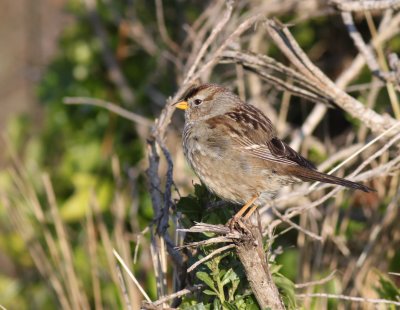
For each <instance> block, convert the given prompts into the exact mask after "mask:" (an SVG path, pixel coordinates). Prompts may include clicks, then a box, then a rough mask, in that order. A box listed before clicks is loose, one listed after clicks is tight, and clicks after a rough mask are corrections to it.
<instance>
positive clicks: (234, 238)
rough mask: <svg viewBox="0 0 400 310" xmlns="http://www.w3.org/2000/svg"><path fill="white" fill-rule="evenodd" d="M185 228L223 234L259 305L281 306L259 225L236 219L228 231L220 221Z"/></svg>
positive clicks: (280, 307)
mask: <svg viewBox="0 0 400 310" xmlns="http://www.w3.org/2000/svg"><path fill="white" fill-rule="evenodd" d="M185 231H187V232H196V233H203V232H213V233H215V234H221V235H222V236H221V237H224V238H225V239H226V242H227V243H230V244H229V245H228V246H231V245H234V246H235V249H236V253H237V255H238V257H239V259H240V261H241V263H242V264H243V267H244V269H245V272H246V277H247V279H248V281H249V283H250V287H251V289H252V291H253V293H254V295H255V297H256V299H257V301H258V303H259V305H260V307H261V309H266V308H271V309H274V310H275V309H279V310H280V309H285V307H284V305H283V302H282V300H281V297H280V295H279V292H278V289H277V287H276V286H275V283H274V282H273V280H272V276H271V272H270V269H269V266H268V261H267V257H266V255H265V253H264V249H263V241H262V235H261V231H260V229H259V227H256V226H254V225H252V224H250V223H243V222H239V223H238V225H237V226H236V227H235V228H234V229H233V230H232V231H231V230H230V229H229V228H228V227H226V226H222V225H211V224H204V223H197V224H196V225H195V226H193V227H191V228H190V229H187V230H185ZM188 246H190V244H189V245H188ZM228 246H225V247H223V249H224V250H226V249H228Z"/></svg>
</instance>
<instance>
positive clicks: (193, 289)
mask: <svg viewBox="0 0 400 310" xmlns="http://www.w3.org/2000/svg"><path fill="white" fill-rule="evenodd" d="M202 288H203V286H202V285H195V286H193V287H189V288H185V289H183V290H180V291H178V292H176V293H173V294H171V295H168V296H164V297H163V298H160V299H159V300H156V301H155V302H153V303H152V304H153V305H154V306H159V305H162V304H164V303H166V302H167V301H169V300H171V299H175V298H179V297H182V296H185V295H188V294H191V293H195V292H197V291H199V290H201V289H202Z"/></svg>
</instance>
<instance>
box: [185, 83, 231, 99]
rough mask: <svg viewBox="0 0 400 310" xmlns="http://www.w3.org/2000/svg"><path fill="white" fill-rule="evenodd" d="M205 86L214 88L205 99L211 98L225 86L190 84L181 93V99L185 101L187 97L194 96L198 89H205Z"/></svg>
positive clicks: (223, 89)
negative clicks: (190, 85)
mask: <svg viewBox="0 0 400 310" xmlns="http://www.w3.org/2000/svg"><path fill="white" fill-rule="evenodd" d="M206 88H214V89H215V91H213V92H212V93H211V94H210V95H209V96H208V97H207V98H205V100H211V99H213V97H214V95H215V94H216V93H219V92H222V91H225V90H226V88H224V87H221V86H219V85H217V84H202V85H198V86H192V87H190V88H189V89H188V90H187V91H186V93H185V94H184V95H183V100H185V101H187V100H188V99H189V98H193V97H194V96H196V95H197V93H198V92H199V91H201V90H203V89H206Z"/></svg>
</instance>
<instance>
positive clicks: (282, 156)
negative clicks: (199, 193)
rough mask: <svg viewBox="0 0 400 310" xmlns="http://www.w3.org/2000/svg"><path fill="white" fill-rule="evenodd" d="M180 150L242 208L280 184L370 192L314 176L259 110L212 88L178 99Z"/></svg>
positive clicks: (266, 197) (206, 181) (217, 191)
mask: <svg viewBox="0 0 400 310" xmlns="http://www.w3.org/2000/svg"><path fill="white" fill-rule="evenodd" d="M183 100H184V102H187V104H188V108H187V109H186V111H185V127H184V131H183V149H184V153H185V157H186V159H187V161H188V162H189V164H190V165H191V167H192V169H193V170H194V171H195V173H196V174H197V175H198V177H199V178H200V180H201V181H202V182H203V183H204V184H205V185H206V186H207V188H208V189H209V190H210V191H212V192H213V193H215V194H216V195H218V196H219V197H221V198H222V199H224V200H227V201H231V202H234V203H238V204H244V203H246V202H247V201H249V200H250V199H251V198H253V197H255V196H258V199H257V200H256V202H255V204H257V205H263V204H265V203H266V202H267V201H268V200H270V199H271V198H273V197H274V195H275V194H276V193H277V191H278V190H279V189H280V188H282V187H283V186H285V185H288V184H290V183H293V182H299V181H321V182H326V183H333V184H340V185H342V186H346V187H350V188H354V189H360V190H363V191H365V192H368V191H371V189H369V188H368V187H366V186H364V185H362V184H359V183H355V182H351V181H348V180H345V179H341V178H337V177H334V176H330V175H327V174H324V173H321V172H318V171H317V170H316V169H315V167H314V165H313V164H312V163H310V162H309V161H308V160H307V159H305V158H304V157H302V156H301V155H299V154H298V153H297V152H296V151H294V150H293V149H292V148H290V147H289V146H288V145H287V144H285V143H284V142H282V141H281V140H279V138H277V137H276V131H275V129H274V127H273V125H272V123H271V121H270V120H269V119H268V117H266V116H265V115H264V114H263V113H262V112H261V111H260V110H259V109H257V108H256V107H254V106H252V105H249V104H247V103H245V102H243V101H241V100H240V98H239V97H238V96H236V95H235V94H233V93H232V92H230V91H229V90H228V89H226V88H224V87H221V86H219V85H216V84H204V85H200V86H197V87H194V88H191V89H190V90H189V91H188V92H187V94H186V95H185V96H184V98H183Z"/></svg>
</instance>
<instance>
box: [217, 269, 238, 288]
mask: <svg viewBox="0 0 400 310" xmlns="http://www.w3.org/2000/svg"><path fill="white" fill-rule="evenodd" d="M237 278H238V276H237V274H236V273H235V272H234V271H233V269H232V268H230V269H229V270H228V271H227V272H226V273H225V274H224V276H223V277H222V279H221V285H222V286H225V285H226V284H228V283H229V282H232V281H233V280H235V279H237Z"/></svg>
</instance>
